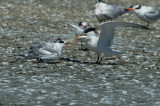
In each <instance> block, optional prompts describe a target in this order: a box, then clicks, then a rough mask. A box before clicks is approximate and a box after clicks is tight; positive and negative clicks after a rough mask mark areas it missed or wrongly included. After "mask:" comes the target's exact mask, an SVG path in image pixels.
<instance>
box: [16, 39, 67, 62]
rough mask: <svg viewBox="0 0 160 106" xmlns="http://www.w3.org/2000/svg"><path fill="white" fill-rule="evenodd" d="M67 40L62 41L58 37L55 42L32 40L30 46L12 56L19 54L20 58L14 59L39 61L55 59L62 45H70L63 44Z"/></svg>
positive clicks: (59, 53)
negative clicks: (26, 49)
mask: <svg viewBox="0 0 160 106" xmlns="http://www.w3.org/2000/svg"><path fill="white" fill-rule="evenodd" d="M69 41H70V40H67V41H66V42H64V41H62V40H61V38H58V39H57V40H56V41H55V42H32V46H31V47H30V48H29V50H28V51H25V52H22V53H21V54H20V55H14V56H21V57H20V58H17V60H16V61H18V60H26V59H37V60H38V61H39V62H47V61H48V60H51V59H57V58H58V57H59V56H60V55H61V51H62V48H63V47H64V46H67V47H70V46H69V45H65V44H66V43H68V42H69Z"/></svg>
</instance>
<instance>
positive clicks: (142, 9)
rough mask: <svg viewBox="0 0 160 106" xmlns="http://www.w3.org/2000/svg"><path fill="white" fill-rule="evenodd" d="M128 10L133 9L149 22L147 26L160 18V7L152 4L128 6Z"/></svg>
mask: <svg viewBox="0 0 160 106" xmlns="http://www.w3.org/2000/svg"><path fill="white" fill-rule="evenodd" d="M126 10H132V11H134V13H135V14H136V15H137V16H138V17H139V18H140V19H141V20H143V21H145V22H147V26H148V27H149V24H150V23H151V22H155V21H157V20H159V19H160V9H158V8H155V7H151V6H143V5H140V4H139V5H134V6H131V7H130V8H126Z"/></svg>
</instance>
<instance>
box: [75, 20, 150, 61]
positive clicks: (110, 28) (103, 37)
mask: <svg viewBox="0 0 160 106" xmlns="http://www.w3.org/2000/svg"><path fill="white" fill-rule="evenodd" d="M100 27H101V31H100V35H99V36H96V33H95V28H88V29H87V30H86V31H85V32H84V34H85V36H83V34H81V35H79V36H78V38H77V39H81V40H82V41H83V42H84V43H85V45H86V47H87V49H89V50H90V51H93V52H95V53H96V54H97V56H98V58H97V61H96V63H100V62H101V61H102V57H108V56H112V55H119V54H123V52H120V51H115V50H112V49H111V45H112V42H113V39H114V32H115V28H116V27H134V28H142V29H149V28H148V27H146V26H143V25H139V24H134V23H128V22H108V23H103V24H101V25H100Z"/></svg>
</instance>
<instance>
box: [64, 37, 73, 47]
mask: <svg viewBox="0 0 160 106" xmlns="http://www.w3.org/2000/svg"><path fill="white" fill-rule="evenodd" d="M71 40H72V39H69V40H66V42H65V44H66V43H68V42H70V41H71ZM65 46H66V47H72V46H70V45H65Z"/></svg>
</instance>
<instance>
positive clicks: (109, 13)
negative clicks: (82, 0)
mask: <svg viewBox="0 0 160 106" xmlns="http://www.w3.org/2000/svg"><path fill="white" fill-rule="evenodd" d="M127 11H128V10H126V9H125V8H124V7H122V6H121V5H111V4H106V3H104V2H103V1H102V0H98V1H97V2H96V4H95V15H96V17H97V20H98V21H99V22H100V23H101V22H103V21H105V20H112V19H114V18H117V17H118V16H120V15H122V14H124V13H126V12H127Z"/></svg>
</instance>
